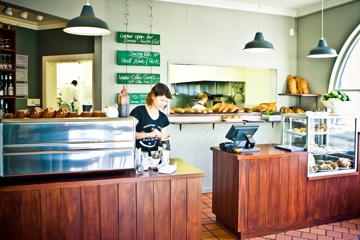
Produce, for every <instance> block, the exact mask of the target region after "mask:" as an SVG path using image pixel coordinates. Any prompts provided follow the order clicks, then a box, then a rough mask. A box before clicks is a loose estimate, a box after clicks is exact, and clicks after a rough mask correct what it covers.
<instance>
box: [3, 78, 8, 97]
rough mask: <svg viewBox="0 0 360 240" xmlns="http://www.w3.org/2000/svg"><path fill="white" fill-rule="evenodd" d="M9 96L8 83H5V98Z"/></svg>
mask: <svg viewBox="0 0 360 240" xmlns="http://www.w3.org/2000/svg"><path fill="white" fill-rule="evenodd" d="M7 95H8V86H7V82H5V81H4V96H7Z"/></svg>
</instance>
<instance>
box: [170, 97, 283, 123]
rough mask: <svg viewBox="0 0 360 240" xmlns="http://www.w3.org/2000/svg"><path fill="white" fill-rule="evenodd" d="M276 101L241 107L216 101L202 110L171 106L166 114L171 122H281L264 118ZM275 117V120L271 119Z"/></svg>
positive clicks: (271, 111) (272, 108)
mask: <svg viewBox="0 0 360 240" xmlns="http://www.w3.org/2000/svg"><path fill="white" fill-rule="evenodd" d="M275 111H276V103H275V102H273V103H261V104H259V105H257V106H254V107H251V108H250V107H249V108H247V107H245V108H241V107H238V106H236V105H234V104H227V103H217V104H215V105H214V106H213V107H212V108H205V109H203V110H199V109H194V108H173V109H171V110H170V114H169V115H168V117H169V121H170V123H172V124H179V125H180V129H181V125H182V124H213V128H214V127H215V124H226V123H232V124H233V123H243V124H246V123H262V122H270V123H272V124H274V123H276V122H281V119H280V118H278V119H276V118H267V119H264V117H263V113H264V112H267V113H274V112H275ZM274 116H275V115H274ZM273 119H276V120H273Z"/></svg>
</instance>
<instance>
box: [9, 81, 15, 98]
mask: <svg viewBox="0 0 360 240" xmlns="http://www.w3.org/2000/svg"><path fill="white" fill-rule="evenodd" d="M8 95H9V96H13V95H14V87H13V85H12V83H11V82H10V83H9V86H8Z"/></svg>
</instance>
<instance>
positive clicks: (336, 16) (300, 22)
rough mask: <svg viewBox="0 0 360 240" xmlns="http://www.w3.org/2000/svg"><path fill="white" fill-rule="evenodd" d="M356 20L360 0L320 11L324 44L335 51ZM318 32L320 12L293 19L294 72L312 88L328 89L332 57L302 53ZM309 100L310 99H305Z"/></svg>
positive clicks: (358, 19)
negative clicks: (294, 39) (294, 42)
mask: <svg viewBox="0 0 360 240" xmlns="http://www.w3.org/2000/svg"><path fill="white" fill-rule="evenodd" d="M359 24H360V1H355V2H352V3H350V4H346V5H342V6H339V7H336V8H332V9H329V10H326V11H324V37H325V39H326V41H327V43H328V45H329V46H330V47H332V48H334V49H336V50H337V52H338V53H339V52H340V50H341V47H342V45H343V44H344V43H345V41H346V39H347V38H348V36H349V35H350V34H351V32H352V31H353V30H354V29H355V28H356V27H357V26H358V25H359ZM320 35H321V13H320V12H318V13H314V14H311V15H309V16H305V17H301V18H299V19H297V39H298V41H297V51H298V58H297V69H298V75H300V76H302V77H304V78H306V79H308V80H309V82H310V87H311V90H312V91H313V92H318V93H321V94H323V93H325V92H327V91H328V85H329V80H330V76H331V71H332V68H333V65H334V63H335V59H310V58H307V57H306V56H307V55H308V53H309V51H310V50H311V49H312V48H314V47H315V46H316V45H317V43H318V41H319V39H320ZM306 104H307V105H309V104H313V101H311V100H310V101H306Z"/></svg>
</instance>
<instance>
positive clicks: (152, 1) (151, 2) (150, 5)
mask: <svg viewBox="0 0 360 240" xmlns="http://www.w3.org/2000/svg"><path fill="white" fill-rule="evenodd" d="M153 4H154V0H150V4H149V7H150V19H149V27H150V34H152V31H153V21H154V16H153ZM151 53H152V42H150V54H151ZM150 73H152V66H150Z"/></svg>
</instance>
